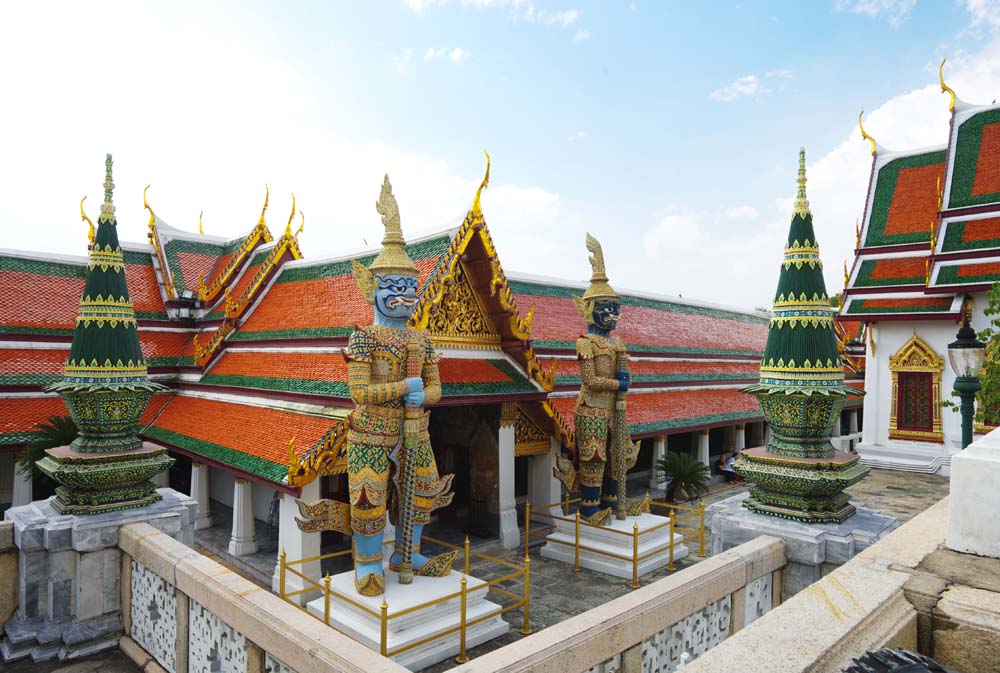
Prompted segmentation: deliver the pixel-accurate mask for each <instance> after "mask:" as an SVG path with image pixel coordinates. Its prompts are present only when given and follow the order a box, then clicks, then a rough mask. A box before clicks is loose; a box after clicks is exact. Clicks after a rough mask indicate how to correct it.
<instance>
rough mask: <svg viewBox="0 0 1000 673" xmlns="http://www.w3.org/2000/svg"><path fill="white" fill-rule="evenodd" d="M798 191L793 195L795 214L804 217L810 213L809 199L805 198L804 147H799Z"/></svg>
mask: <svg viewBox="0 0 1000 673" xmlns="http://www.w3.org/2000/svg"><path fill="white" fill-rule="evenodd" d="M796 182H798V183H799V191H798V194H796V196H795V213H794V214H795V215H799V216H801V217H803V218H804V217H805V216H806V215H811V214H812V212H811V211H810V210H809V199H807V198H806V148H804V147H802V148H799V177H798V179H797V180H796Z"/></svg>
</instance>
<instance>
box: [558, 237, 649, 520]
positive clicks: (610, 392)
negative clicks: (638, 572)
mask: <svg viewBox="0 0 1000 673" xmlns="http://www.w3.org/2000/svg"><path fill="white" fill-rule="evenodd" d="M587 250H588V251H590V253H591V254H590V265H591V267H592V269H593V273H592V275H591V278H590V287H588V288H587V291H586V292H584V294H583V297H574V298H573V301H574V302H575V304H576V309H577V311H578V312H579V313H580V315H581V316H582V317H583V318H584V320H586V321H587V334H585V335H583V336H581V337H580V338H579V339H577V341H576V355H577V359H578V360H579V361H580V380H581V384H580V394H579V395H578V396H577V398H576V408H575V409H574V411H573V418H574V425H575V427H576V456H575V459H576V465H575V466H574V465H573V463H572V462H570V461H569V460H567V459H563V458H560V459H559V460H558V461H557V467H556V471H555V475H556V478H558V479H559V480H560V481H561V482H562V483H563V485H564V486H565V487H566V489H567V490H569V491H572V490H574V488H575V487H576V486H577V485H579V488H580V495H581V503H580V516H581V518H582V519H583V520H584V521H586V522H587V523H591V524H596V525H606V524H607V523H608V520H609V518H610V516H611V508H612V506H613V507H614V510H615V516H616V517H617V518H619V519H624V518H625V516H626V515H627V514H637V513H638V510H637V507H635V506H633V505H635V503H633V504H631V505H630V503H628V501H627V499H626V494H625V476H626V473H627V472H628V470H629V468H631V467H632V466H633V465H635V460H636V456H637V455H638V447H637V446H636V445H635V443H633V442H632V440H631V439H630V437H629V434H628V426H627V424H626V422H625V393H626V392H628V388H629V383H630V378H629V372H628V353H627V352H626V350H625V344H624V342H622V340H621V339H619V338H618V337H613V336H611V332H612V330H614V328H615V327H616V326H617V324H618V319H619V316H620V311H621V305H620V303H619V299H620V298H619V296H618V293H617V292H615V290H614V289H613V288H612V287H611V285H609V284H608V276H607V273H606V272H605V268H604V252H603V251H602V250H601V244H600V243H599V242H598V241H597V239H596V238H594V237H593V236H591V235H590V234H587ZM640 504H641V503H640ZM633 510H635V511H633Z"/></svg>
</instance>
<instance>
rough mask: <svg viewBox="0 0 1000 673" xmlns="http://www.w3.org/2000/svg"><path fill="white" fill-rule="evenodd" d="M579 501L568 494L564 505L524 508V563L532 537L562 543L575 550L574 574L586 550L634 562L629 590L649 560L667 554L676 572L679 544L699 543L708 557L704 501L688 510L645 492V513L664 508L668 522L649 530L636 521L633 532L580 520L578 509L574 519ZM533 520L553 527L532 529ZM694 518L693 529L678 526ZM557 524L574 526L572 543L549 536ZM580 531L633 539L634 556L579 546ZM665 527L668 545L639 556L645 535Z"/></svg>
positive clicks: (669, 565)
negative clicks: (655, 499) (556, 510)
mask: <svg viewBox="0 0 1000 673" xmlns="http://www.w3.org/2000/svg"><path fill="white" fill-rule="evenodd" d="M578 502H580V498H574V499H572V500H571V499H570V498H569V494H568V493H567V494H566V497H565V498H564V499H563V500H562V502H556V503H552V504H549V505H540V506H539V505H535V506H534V507H532V505H531V503H530V502H527V503H525V505H524V557H525V560H527V559H528V549H529V542H530V540H531V538H532V537H534V538H541V539H544V540H545V541H546V542H548V543H553V544H561V545H565V546H568V547H573V552H574V553H573V572H580V570H582V566H581V565H580V552H581V551H587V552H591V553H594V554H599V555H601V556H607V557H609V558H614V559H618V560H620V561H628V562H631V563H632V581H631V583H629V587H631V588H632V589H638V588H639V586H640V585H639V564H640V563H641V562H642V561H645V560H646V559H648V558H651V557H653V556H657V555H659V554H662V553H663V552H665V551H666V552H667V570H669V571H671V572H673V570H674V549H675V547H676V546H677V545H678V544H684V543H685V542H689V541H691V540H694V539H697V540H698V556H699V557H704V556H705V501H704V500H702V501H700V502H699V504H698V506H697V507H686V506H684V505H675V504H672V503H663V502H653V501H651V500H650V498H649V493H646V497H645V498H644V499H643V502H642V511H643V512H645V513H650V512H651V509H652V508H653V507H657V508H661V509H664V510H667V521H666V522H664V523H661V524H657V525H655V526H651V527H649V528H647V529H646V530H643V531H640V530H639V523H638V522H635V523H633V524H632V532H631V533H630V532H628V531H623V530H617V529H615V528H609V527H607V526H595V525H593V524H589V523H587V522H586V521H583V520H582V519H581V518H580V512H579V510H577V511H576V512H574V514H573V516H572V517H571V516H569V513H570V505H571V504H574V503H578ZM556 507H558V508H560V509H561V511H562V516H560V515H557V514H552V513H550V512H551V510H552V509H553V508H556ZM532 517H537V518H542V519H548V520H550V521H552V523H551V524H547V525H543V526H541V527H536V528H534V529H532V527H531V520H532ZM692 519H697V524H695V525H694V526H693V527H692V526H680V525H678V524H681V523H685V522H687V521H691V520H692ZM556 521H564V522H568V523H571V524H573V530H574V536H573V537H574V539H573V542H566V541H565V540H558V539H555V538H549V537H548V535H549V533H551V532H552V531H553V530H555V529H556V527H557V525H556V523H555V522H556ZM581 528H595V529H599V530H601V531H603V532H606V533H613V534H615V535H621V536H623V537H630V538H632V554H631V555H630V556H626V555H624V554H616V553H614V552H609V551H607V550H604V549H597V548H595V547H591V546H588V545H586V544H581V543H580V530H581ZM663 528H667V529H668V531H667V532H668V542H667V544H665V545H660V546H658V547H655V548H654V549H651V550H649V551H647V552H645V553H643V554H642V555H640V554H639V540H640V538H641V537H642V536H644V535H651V534H653V533H655V532H657V531H659V530H661V529H663ZM676 533H680V540H679V541H678V540H677V539H676V538H675V534H676Z"/></svg>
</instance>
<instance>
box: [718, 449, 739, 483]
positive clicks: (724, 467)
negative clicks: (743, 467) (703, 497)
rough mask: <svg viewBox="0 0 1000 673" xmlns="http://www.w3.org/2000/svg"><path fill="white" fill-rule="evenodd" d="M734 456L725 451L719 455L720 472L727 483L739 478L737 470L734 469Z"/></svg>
mask: <svg viewBox="0 0 1000 673" xmlns="http://www.w3.org/2000/svg"><path fill="white" fill-rule="evenodd" d="M734 461H735V459H734V458H732V457H730V455H729V454H728V453H723V454H722V455H721V456H719V472H721V473H722V476H723V477H725V479H726V483H727V484H732V483H733V482H735V481H736V480H737V478H738V477H737V474H736V470H734V469H733V462H734Z"/></svg>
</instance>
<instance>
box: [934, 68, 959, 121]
mask: <svg viewBox="0 0 1000 673" xmlns="http://www.w3.org/2000/svg"><path fill="white" fill-rule="evenodd" d="M947 60H948V59H947V58H942V59H941V65H940V66H938V81H940V82H941V93H945V92H946V91H947V92H948V95H949V96H951V101H950V102H949V103H948V110H950V111H951V112H954V111H955V90H954V89H952V88H951V87H950V86H948V85H947V84H945V83H944V64H945V61H947Z"/></svg>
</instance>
